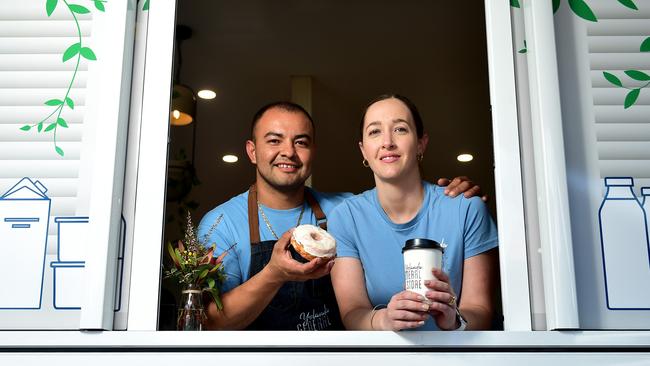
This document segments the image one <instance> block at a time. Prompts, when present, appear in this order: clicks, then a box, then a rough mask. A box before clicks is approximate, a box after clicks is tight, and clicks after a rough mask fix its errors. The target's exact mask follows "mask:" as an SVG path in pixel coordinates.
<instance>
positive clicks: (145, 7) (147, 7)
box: [142, 0, 149, 11]
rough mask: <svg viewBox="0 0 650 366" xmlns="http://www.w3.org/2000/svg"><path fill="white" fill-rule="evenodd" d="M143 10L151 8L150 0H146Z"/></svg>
mask: <svg viewBox="0 0 650 366" xmlns="http://www.w3.org/2000/svg"><path fill="white" fill-rule="evenodd" d="M142 10H143V11H147V10H149V0H146V1H145V2H144V5H142Z"/></svg>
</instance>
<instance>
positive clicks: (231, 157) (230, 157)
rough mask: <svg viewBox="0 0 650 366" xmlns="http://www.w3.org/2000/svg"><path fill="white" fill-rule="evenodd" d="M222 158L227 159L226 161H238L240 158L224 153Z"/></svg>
mask: <svg viewBox="0 0 650 366" xmlns="http://www.w3.org/2000/svg"><path fill="white" fill-rule="evenodd" d="M221 160H223V161H225V162H226V163H236V162H237V160H239V158H238V157H237V156H235V155H224V156H223V158H221Z"/></svg>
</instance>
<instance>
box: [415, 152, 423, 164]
mask: <svg viewBox="0 0 650 366" xmlns="http://www.w3.org/2000/svg"><path fill="white" fill-rule="evenodd" d="M417 158H418V162H420V163H421V162H422V160H424V154H418V155H417Z"/></svg>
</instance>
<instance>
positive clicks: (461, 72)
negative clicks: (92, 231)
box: [159, 0, 496, 329]
mask: <svg viewBox="0 0 650 366" xmlns="http://www.w3.org/2000/svg"><path fill="white" fill-rule="evenodd" d="M176 21H177V33H176V44H175V60H174V75H170V77H171V78H172V79H173V80H174V85H184V86H186V87H187V88H189V89H191V92H192V93H193V94H194V95H195V96H196V95H197V93H198V92H199V91H201V90H211V91H213V92H214V95H213V98H212V99H203V98H201V97H200V95H198V96H196V105H195V106H192V105H191V98H190V102H188V101H187V98H186V92H187V89H180V88H175V92H174V93H173V94H172V104H173V105H172V110H174V111H175V110H176V109H175V107H174V105H176V106H177V108H189V109H187V110H189V111H190V114H191V115H192V121H191V123H189V124H186V125H174V124H172V126H171V129H170V131H171V132H170V138H169V151H168V158H169V165H168V180H167V200H166V226H165V242H167V241H172V240H174V239H177V238H179V237H180V235H182V231H181V224H182V223H183V222H184V220H183V217H184V216H183V215H184V212H185V211H186V210H188V209H189V210H190V211H191V213H192V216H193V218H195V220H196V221H198V220H200V218H201V217H202V216H203V215H204V214H205V213H206V212H207V211H209V210H210V209H212V208H213V207H215V206H216V205H218V204H220V203H222V202H224V201H225V200H227V199H229V198H230V197H232V196H234V195H236V194H239V193H241V192H243V191H245V190H247V189H248V187H249V186H250V184H251V183H252V182H254V179H255V170H254V168H253V166H252V164H251V163H250V161H249V160H248V158H247V156H246V152H245V150H244V146H245V141H246V140H247V139H249V138H250V133H251V132H250V125H251V119H252V116H253V114H254V113H255V112H256V111H257V110H258V109H259V108H260V107H261V106H262V105H264V104H267V103H269V102H272V101H277V100H293V101H296V102H298V103H299V104H301V105H303V106H304V107H305V108H306V109H307V110H308V111H310V112H311V114H312V116H313V119H314V121H315V125H316V131H317V132H316V145H317V155H316V159H315V165H314V171H313V175H312V179H311V184H312V186H313V187H314V188H316V189H318V190H320V191H325V192H337V191H347V192H353V193H360V192H363V191H364V190H367V189H370V188H372V187H373V186H374V182H373V177H372V172H371V171H370V170H369V169H367V168H364V167H363V166H362V164H361V161H362V156H361V153H360V152H359V147H358V141H359V123H360V120H361V113H362V110H363V108H364V107H365V105H366V104H367V103H368V101H369V100H371V99H373V98H374V97H375V96H377V95H380V94H383V93H393V92H394V93H399V94H402V95H405V96H407V97H408V98H410V99H411V100H413V101H414V102H415V104H416V105H417V106H418V109H419V110H420V113H421V115H422V117H423V119H424V123H425V131H426V132H427V133H428V134H429V137H430V139H429V144H428V147H427V150H426V153H425V155H424V161H423V164H422V165H423V168H424V177H425V179H427V180H429V181H436V180H437V179H438V178H440V177H448V178H451V177H455V176H468V177H470V178H471V180H473V181H474V182H476V183H477V184H479V185H480V186H481V189H482V191H483V192H484V193H485V194H487V195H488V196H489V197H492V199H490V200H489V201H488V206H489V208H490V211H491V213H492V216H493V218H495V219H496V214H495V212H496V211H495V210H496V208H495V204H494V202H495V201H494V199H493V198H494V174H493V166H494V163H493V150H492V135H491V134H492V129H491V118H490V100H489V90H488V88H489V86H488V66H487V55H486V36H485V16H484V8H483V4H482V3H475V4H474V3H472V4H471V5H468V4H467V3H462V2H435V1H429V0H407V1H395V0H358V1H353V2H349V1H342V0H330V1H298V0H275V1H268V0H251V1H245V2H241V1H222V0H218V1H215V0H194V1H188V0H184V1H179V2H178V9H177V18H176ZM201 94H203V93H201ZM208 94H209V93H208ZM183 103H185V104H183ZM187 103H189V105H190V106H189V107H187V105H188V104H187ZM172 114H173V113H172ZM173 119H174V116H172V120H173ZM461 154H471V155H472V157H473V159H472V160H471V161H467V162H461V161H459V159H458V157H459V155H461ZM228 155H231V156H234V157H236V158H237V161H236V162H226V161H224V159H225V160H228V159H230V160H234V158H233V157H230V158H224V157H226V156H228ZM169 287H170V286H169V284H164V285H163V289H164V290H163V293H162V295H161V311H160V314H161V316H160V323H159V328H160V329H172V328H173V326H174V325H173V324H174V319H173V311H174V309H175V306H174V305H173V302H174V299H173V295H171V293H173V292H174V291H173V290H170V289H169ZM169 317H171V319H169Z"/></svg>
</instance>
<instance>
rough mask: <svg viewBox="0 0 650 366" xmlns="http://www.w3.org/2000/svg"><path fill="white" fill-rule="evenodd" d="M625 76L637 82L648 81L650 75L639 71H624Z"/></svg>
mask: <svg viewBox="0 0 650 366" xmlns="http://www.w3.org/2000/svg"><path fill="white" fill-rule="evenodd" d="M624 72H625V74H626V75H627V76H629V77H631V78H632V79H634V80H637V81H649V80H650V75H648V74H646V73H645V72H643V71H639V70H625V71H624Z"/></svg>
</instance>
